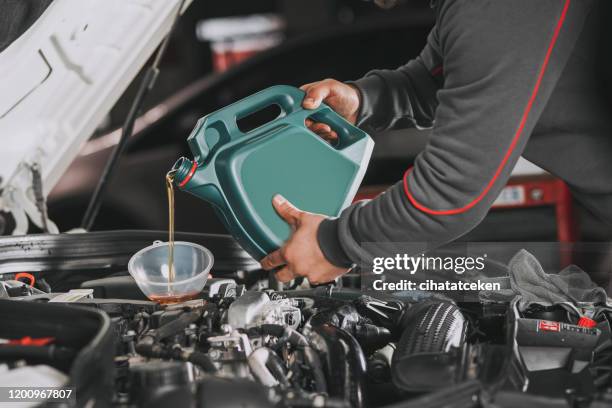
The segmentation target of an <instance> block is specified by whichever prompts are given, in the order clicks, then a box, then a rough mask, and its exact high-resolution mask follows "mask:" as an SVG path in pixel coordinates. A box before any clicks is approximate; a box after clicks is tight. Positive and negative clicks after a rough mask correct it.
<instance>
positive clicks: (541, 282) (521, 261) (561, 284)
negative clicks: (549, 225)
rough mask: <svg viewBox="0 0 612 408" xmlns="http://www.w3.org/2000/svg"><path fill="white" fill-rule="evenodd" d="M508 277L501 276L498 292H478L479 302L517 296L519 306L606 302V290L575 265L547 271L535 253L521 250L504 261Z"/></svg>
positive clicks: (507, 299)
mask: <svg viewBox="0 0 612 408" xmlns="http://www.w3.org/2000/svg"><path fill="white" fill-rule="evenodd" d="M508 269H509V277H508V278H505V279H506V281H505V282H501V283H502V288H503V287H504V285H505V287H506V288H504V289H502V290H500V291H486V292H480V300H483V301H498V302H499V301H502V302H503V301H510V300H512V299H513V298H514V297H515V296H520V297H521V298H522V299H521V300H520V307H521V308H522V307H526V306H528V305H530V304H532V303H537V304H541V305H545V306H548V305H552V304H555V303H562V302H572V303H574V304H575V303H580V302H585V303H594V304H604V305H605V304H606V302H607V299H608V296H607V294H606V291H605V290H604V289H603V288H601V287H599V286H597V285H595V283H593V281H592V280H591V278H590V276H589V275H588V274H587V273H586V272H584V271H583V270H582V269H580V268H578V267H577V266H576V265H570V266H568V267H566V268H565V269H563V270H562V271H561V272H559V273H558V274H548V273H546V272H544V269H542V265H540V263H539V262H538V260H537V259H536V257H535V256H533V255H532V254H531V253H529V252H528V251H526V250H524V249H522V250H520V251H519V252H517V254H516V255H514V257H512V259H511V260H510V263H509V264H508Z"/></svg>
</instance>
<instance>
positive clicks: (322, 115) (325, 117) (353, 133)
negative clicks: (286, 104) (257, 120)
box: [290, 104, 369, 150]
mask: <svg viewBox="0 0 612 408" xmlns="http://www.w3.org/2000/svg"><path fill="white" fill-rule="evenodd" d="M294 116H295V118H291V119H290V120H296V121H297V122H301V123H302V124H303V123H304V120H305V119H307V118H310V119H312V120H314V121H315V122H322V123H325V124H327V125H329V126H330V127H331V128H332V129H333V130H334V131H335V132H336V133H337V134H338V143H337V144H336V145H335V147H336V149H338V150H342V149H345V148H347V147H349V146H350V145H352V144H353V143H355V142H358V141H360V140H363V139H365V138H369V136H368V134H367V133H366V132H364V131H363V130H361V129H359V128H358V127H357V126H355V125H353V124H351V123H349V122H348V121H347V120H346V119H344V118H343V117H342V116H340V115H339V114H338V113H336V112H335V111H334V110H333V109H332V108H330V107H329V106H327V105H326V104H321V105H320V106H319V107H318V108H317V109H312V110H306V109H304V112H303V113H301V114H300V115H294Z"/></svg>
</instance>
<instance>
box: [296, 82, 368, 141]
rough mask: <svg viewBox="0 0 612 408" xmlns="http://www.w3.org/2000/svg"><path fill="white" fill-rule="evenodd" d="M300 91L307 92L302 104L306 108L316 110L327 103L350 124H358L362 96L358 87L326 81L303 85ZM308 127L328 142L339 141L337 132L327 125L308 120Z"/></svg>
mask: <svg viewBox="0 0 612 408" xmlns="http://www.w3.org/2000/svg"><path fill="white" fill-rule="evenodd" d="M300 89H301V90H302V91H305V92H306V96H305V97H304V101H303V102H302V106H303V107H304V108H306V109H315V108H317V107H319V105H321V102H325V103H326V104H327V105H329V107H330V108H332V109H333V110H335V111H336V112H337V113H338V114H339V115H340V116H342V117H343V118H344V119H346V120H347V121H349V122H350V123H352V124H355V122H357V115H358V113H359V105H360V104H361V94H360V93H359V90H358V89H357V88H356V87H354V86H352V85H348V84H345V83H344V82H340V81H336V80H335V79H324V80H323V81H318V82H312V83H310V84H306V85H302V86H301V87H300ZM306 126H308V127H309V128H310V130H312V131H313V132H315V133H316V134H318V135H319V136H321V137H322V138H323V139H325V140H327V141H328V142H331V143H333V142H335V141H336V140H337V139H338V135H337V134H336V132H334V130H333V129H332V128H331V127H330V126H329V125H327V124H325V123H320V122H314V121H312V120H310V119H307V120H306Z"/></svg>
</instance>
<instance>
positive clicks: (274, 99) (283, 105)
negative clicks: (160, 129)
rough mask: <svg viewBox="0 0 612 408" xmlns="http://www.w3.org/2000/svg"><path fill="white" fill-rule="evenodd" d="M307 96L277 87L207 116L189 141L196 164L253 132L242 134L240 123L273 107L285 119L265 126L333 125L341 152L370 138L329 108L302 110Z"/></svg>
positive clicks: (291, 88) (280, 118)
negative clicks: (216, 148)
mask: <svg viewBox="0 0 612 408" xmlns="http://www.w3.org/2000/svg"><path fill="white" fill-rule="evenodd" d="M304 95H305V93H304V91H302V90H300V89H298V88H295V87H292V86H288V85H276V86H272V87H270V88H266V89H264V90H262V91H259V92H257V93H255V94H253V95H250V96H247V97H246V98H244V99H241V100H239V101H237V102H234V103H233V104H231V105H228V106H226V107H225V108H223V109H220V110H218V111H216V112H213V113H211V114H209V115H207V116H206V117H204V118H203V120H201V121H200V122H199V123H198V125H197V126H196V128H195V129H194V131H193V133H192V135H191V136H189V138H188V142H189V145H190V147H191V150H192V152H193V153H194V156H195V158H196V161H198V162H200V161H201V160H202V159H204V158H205V157H207V156H208V153H209V152H210V150H211V148H212V147H213V146H212V145H214V144H216V143H217V142H218V141H219V140H223V139H225V141H226V142H227V141H230V140H232V139H234V138H238V137H242V136H244V135H246V134H249V133H250V132H252V131H249V132H246V133H245V132H242V131H241V130H240V129H239V128H238V124H237V121H238V120H239V119H241V118H244V117H246V116H248V115H251V114H253V113H255V112H258V111H260V110H262V109H264V108H266V107H268V106H270V105H273V104H277V105H278V106H279V107H280V109H281V115H280V116H279V117H278V118H276V119H274V120H272V121H271V122H269V123H267V124H266V125H264V126H268V125H270V124H271V123H274V122H276V121H279V120H282V121H284V122H289V123H292V124H294V125H296V126H304V120H305V119H306V118H307V117H311V118H313V119H315V120H317V121H321V122H324V123H327V124H329V125H330V126H331V127H332V128H333V129H334V130H335V131H336V132H337V133H338V145H336V146H335V147H336V148H337V149H339V150H341V149H344V148H345V147H348V146H350V145H351V144H353V143H354V142H356V141H359V140H361V139H363V138H366V137H368V135H367V134H366V133H365V132H363V131H362V130H361V129H359V128H357V127H355V126H353V125H351V124H350V123H349V122H347V121H346V120H344V118H342V117H341V116H340V115H338V114H337V113H336V112H334V111H333V110H332V109H331V108H330V107H329V106H327V105H325V104H321V105H320V106H319V107H318V108H316V109H312V110H307V109H304V108H302V100H303V99H304ZM212 134H215V135H216V137H214V138H213V139H217V140H214V141H213V142H211V141H210V140H209V138H212Z"/></svg>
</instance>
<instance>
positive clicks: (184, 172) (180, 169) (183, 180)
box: [171, 157, 198, 188]
mask: <svg viewBox="0 0 612 408" xmlns="http://www.w3.org/2000/svg"><path fill="white" fill-rule="evenodd" d="M197 168H198V163H197V162H194V161H191V160H189V159H188V158H186V157H181V158H180V159H178V160H177V161H176V163H174V166H172V169H171V171H175V172H176V173H175V174H174V184H175V185H176V186H177V187H179V188H183V187H185V186H186V185H187V183H189V180H191V178H192V177H193V175H194V174H195V172H196V170H197Z"/></svg>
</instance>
